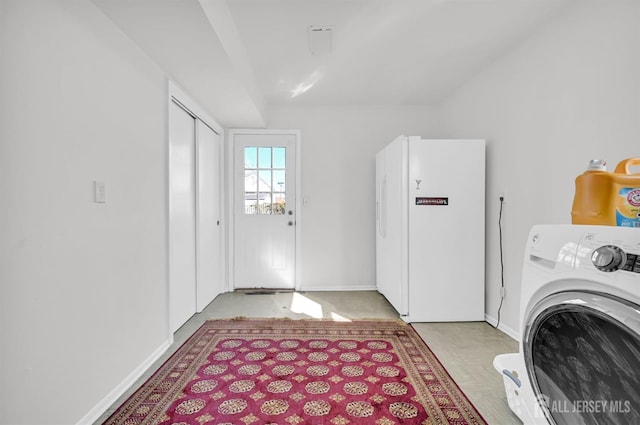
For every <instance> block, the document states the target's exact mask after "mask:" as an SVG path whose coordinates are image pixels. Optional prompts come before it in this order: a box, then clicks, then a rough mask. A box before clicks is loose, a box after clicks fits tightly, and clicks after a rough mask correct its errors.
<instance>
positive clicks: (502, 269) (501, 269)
mask: <svg viewBox="0 0 640 425" xmlns="http://www.w3.org/2000/svg"><path fill="white" fill-rule="evenodd" d="M503 205H504V196H501V197H500V215H499V216H498V234H499V235H500V282H501V285H500V305H499V306H498V322H497V323H496V326H495V328H496V329H498V326H500V311H501V310H502V303H503V301H504V259H503V255H502V206H503Z"/></svg>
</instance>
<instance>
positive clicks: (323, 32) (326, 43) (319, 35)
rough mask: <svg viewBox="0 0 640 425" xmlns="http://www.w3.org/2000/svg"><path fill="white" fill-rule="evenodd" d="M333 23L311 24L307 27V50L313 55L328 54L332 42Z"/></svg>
mask: <svg viewBox="0 0 640 425" xmlns="http://www.w3.org/2000/svg"><path fill="white" fill-rule="evenodd" d="M333 29H334V26H333V25H312V26H310V27H307V34H308V35H309V51H310V52H311V54H312V55H314V56H321V55H328V54H330V53H331V48H332V44H333V40H332V33H333Z"/></svg>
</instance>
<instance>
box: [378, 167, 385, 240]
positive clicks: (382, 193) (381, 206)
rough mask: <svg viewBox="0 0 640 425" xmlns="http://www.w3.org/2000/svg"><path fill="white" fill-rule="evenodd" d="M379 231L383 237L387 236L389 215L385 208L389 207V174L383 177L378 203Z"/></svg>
mask: <svg viewBox="0 0 640 425" xmlns="http://www.w3.org/2000/svg"><path fill="white" fill-rule="evenodd" d="M378 208H379V212H378V231H379V232H380V235H381V236H382V237H383V238H386V237H387V216H386V214H385V210H386V208H387V176H384V177H383V178H382V183H381V184H380V202H379V205H378Z"/></svg>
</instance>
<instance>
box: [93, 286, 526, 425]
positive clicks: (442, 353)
mask: <svg viewBox="0 0 640 425" xmlns="http://www.w3.org/2000/svg"><path fill="white" fill-rule="evenodd" d="M264 292H265V291H238V292H230V293H226V294H222V295H220V296H218V297H217V298H216V299H215V300H214V301H213V302H212V303H211V304H210V305H209V306H207V308H206V309H204V310H203V311H202V313H199V314H196V315H194V316H193V317H192V318H191V319H190V320H189V321H188V322H187V323H185V324H184V326H182V327H181V328H180V329H179V330H178V331H177V332H176V334H175V341H174V343H173V345H172V346H171V347H170V348H169V349H168V350H167V352H166V353H165V354H164V355H163V356H162V357H161V358H160V359H158V360H157V361H156V362H155V364H154V365H153V366H152V367H151V368H150V369H149V370H148V371H147V372H146V373H145V374H144V375H143V376H142V377H141V378H140V379H139V380H138V381H137V382H136V384H135V385H134V386H133V387H132V388H130V389H129V390H128V391H127V392H126V393H125V394H123V395H122V397H120V399H119V400H118V401H117V402H116V403H114V405H113V406H112V407H111V408H110V409H109V410H108V411H107V412H105V414H104V415H103V416H102V417H100V418H99V419H98V421H96V422H95V425H99V424H102V423H103V422H104V421H105V420H106V419H107V418H108V417H109V415H111V413H113V411H114V410H115V409H116V408H117V407H118V406H119V405H120V404H121V403H123V402H124V401H125V400H126V399H127V398H128V397H129V396H130V395H131V393H132V392H133V391H135V390H136V389H137V388H138V387H139V386H140V385H142V384H143V383H144V382H145V381H146V380H147V379H148V378H149V376H151V374H152V373H153V372H154V371H155V370H156V369H157V368H158V367H160V365H162V363H164V361H165V360H166V359H167V358H168V357H169V356H170V355H171V354H172V353H173V352H174V351H175V350H177V349H178V348H179V347H180V345H182V343H183V342H184V341H185V340H186V339H187V338H188V337H189V336H191V334H193V332H195V330H196V329H198V328H199V327H200V326H201V325H202V323H203V322H204V321H205V320H208V319H224V318H232V317H238V316H244V317H290V318H293V319H305V318H310V317H313V318H333V319H338V320H339V319H341V318H345V319H365V318H366V319H371V318H380V319H389V318H398V313H397V312H396V311H395V309H394V308H393V307H392V306H391V305H390V304H389V303H388V302H387V301H386V299H385V298H384V297H383V296H381V295H380V294H379V293H377V292H375V291H361V292H289V291H276V292H270V293H264ZM413 326H414V328H415V329H416V331H417V332H418V333H419V334H420V335H421V336H422V338H423V339H424V340H425V341H426V343H427V345H428V346H429V348H431V350H432V351H433V352H434V353H435V355H436V356H437V357H438V359H440V361H441V362H442V364H443V365H444V366H445V367H446V368H447V370H448V371H449V373H450V374H451V376H452V377H453V378H454V379H455V381H456V382H457V383H458V385H459V386H460V388H461V389H462V390H463V391H464V392H465V394H466V395H467V397H468V398H469V399H470V400H471V402H472V403H473V404H474V405H475V406H476V408H477V409H478V410H479V411H480V413H481V414H482V416H483V417H484V418H485V419H486V421H487V422H488V423H489V424H491V425H493V424H496V425H511V424H513V425H520V424H521V422H520V421H519V420H518V418H517V417H516V416H515V415H514V414H513V413H512V412H511V410H509V407H508V406H507V401H506V396H505V393H504V387H503V384H502V378H501V376H500V375H499V374H498V373H497V372H496V371H495V370H494V369H493V366H492V361H493V357H494V356H495V355H496V354H501V353H507V352H515V351H517V350H518V344H517V342H516V341H514V340H513V339H512V338H510V337H509V336H507V335H505V334H504V333H502V332H500V331H498V330H496V329H494V328H493V327H491V326H490V325H488V324H487V323H484V322H465V323H414V324H413Z"/></svg>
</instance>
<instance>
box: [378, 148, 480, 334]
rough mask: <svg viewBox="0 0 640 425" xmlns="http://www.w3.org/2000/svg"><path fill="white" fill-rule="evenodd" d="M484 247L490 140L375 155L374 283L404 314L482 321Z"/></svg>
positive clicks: (418, 319) (429, 319)
mask: <svg viewBox="0 0 640 425" xmlns="http://www.w3.org/2000/svg"><path fill="white" fill-rule="evenodd" d="M484 252H485V141H484V140H425V139H421V138H420V137H415V136H409V137H407V136H400V137H398V138H397V139H396V140H394V141H393V142H391V143H390V144H389V145H388V146H387V147H386V148H384V149H383V150H381V151H380V152H379V153H378V154H377V155H376V285H377V289H378V291H379V292H380V293H381V294H383V295H384V296H385V297H386V298H387V299H388V300H389V302H390V303H391V304H392V305H393V306H394V308H395V309H396V310H397V311H398V313H400V315H401V317H402V318H403V319H404V320H405V321H407V322H451V321H484V320H485V319H484V287H485V285H484V261H485V255H484Z"/></svg>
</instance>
